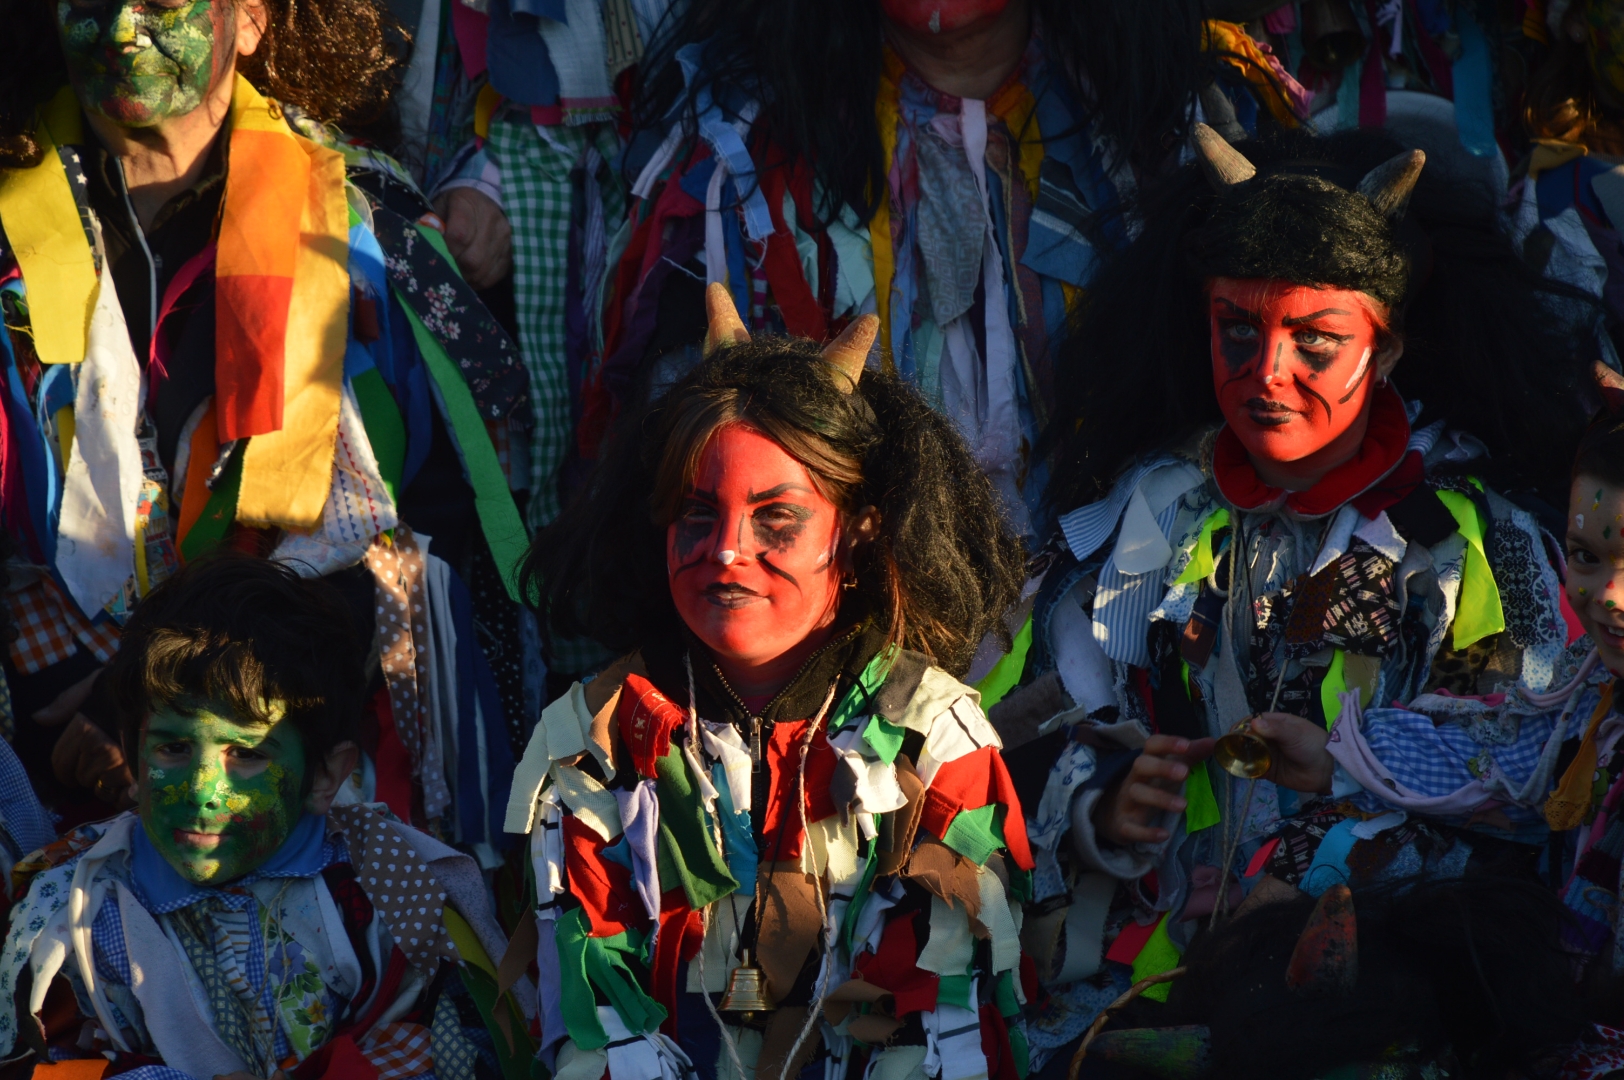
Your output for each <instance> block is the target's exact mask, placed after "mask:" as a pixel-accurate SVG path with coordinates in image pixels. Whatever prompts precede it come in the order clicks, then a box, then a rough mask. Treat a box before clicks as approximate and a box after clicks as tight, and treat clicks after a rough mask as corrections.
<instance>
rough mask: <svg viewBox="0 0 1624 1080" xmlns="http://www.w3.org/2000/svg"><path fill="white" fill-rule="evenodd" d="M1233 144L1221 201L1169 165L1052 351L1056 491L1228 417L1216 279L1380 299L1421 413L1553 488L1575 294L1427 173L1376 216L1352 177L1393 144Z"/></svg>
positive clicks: (1553, 494)
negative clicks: (1396, 215)
mask: <svg viewBox="0 0 1624 1080" xmlns="http://www.w3.org/2000/svg"><path fill="white" fill-rule="evenodd" d="M1239 149H1241V150H1242V151H1243V153H1244V154H1245V156H1246V157H1247V158H1248V159H1249V160H1250V161H1251V162H1252V163H1253V164H1254V165H1256V166H1257V168H1258V170H1259V175H1258V177H1257V178H1255V179H1253V180H1251V181H1249V182H1247V183H1245V184H1243V185H1242V186H1241V187H1239V188H1238V189H1236V190H1234V191H1233V192H1231V193H1226V194H1225V195H1223V196H1218V195H1215V194H1214V193H1213V190H1212V188H1211V186H1210V185H1209V184H1208V182H1207V181H1206V180H1205V179H1204V177H1203V176H1202V174H1201V173H1200V171H1199V170H1198V169H1197V167H1196V166H1195V165H1189V166H1186V167H1185V168H1183V169H1181V170H1179V172H1178V173H1177V174H1175V175H1173V176H1171V177H1169V178H1168V179H1167V181H1166V182H1165V183H1164V184H1162V185H1161V186H1160V187H1159V188H1158V189H1157V190H1155V191H1153V192H1149V193H1147V195H1146V202H1145V206H1144V213H1143V215H1142V220H1143V222H1144V227H1143V231H1142V232H1141V233H1140V235H1139V237H1138V238H1137V239H1136V240H1134V242H1133V243H1131V244H1129V245H1128V246H1127V247H1126V248H1125V249H1123V250H1122V251H1121V252H1119V253H1118V254H1116V255H1115V256H1113V257H1111V258H1110V259H1109V260H1108V261H1107V262H1106V264H1105V265H1104V266H1103V267H1102V268H1101V270H1100V272H1099V273H1098V274H1097V275H1096V277H1095V279H1094V281H1093V282H1092V283H1091V285H1090V287H1089V289H1088V291H1087V292H1086V293H1085V296H1084V302H1083V304H1082V305H1081V307H1080V310H1079V312H1078V313H1077V318H1076V320H1075V322H1074V323H1073V325H1072V327H1071V328H1070V329H1069V331H1068V333H1067V335H1066V339H1065V340H1064V341H1063V342H1061V343H1060V344H1059V345H1058V347H1057V350H1056V355H1057V359H1056V365H1055V385H1056V388H1057V391H1058V395H1059V402H1058V405H1057V407H1056V410H1055V416H1054V420H1053V422H1052V424H1051V426H1050V429H1049V431H1048V433H1047V435H1046V437H1045V441H1044V444H1043V446H1042V448H1041V449H1042V451H1044V452H1052V454H1053V458H1052V460H1053V473H1052V475H1053V479H1052V481H1051V482H1050V486H1049V491H1048V498H1049V499H1050V502H1051V504H1052V505H1053V506H1054V507H1055V508H1056V509H1058V510H1061V511H1064V510H1069V509H1071V508H1072V507H1074V506H1077V505H1080V504H1082V503H1086V502H1090V501H1093V500H1094V499H1097V498H1099V497H1100V496H1101V495H1102V494H1104V493H1105V492H1106V491H1108V490H1109V488H1110V485H1111V483H1112V482H1113V481H1114V479H1115V478H1116V476H1117V474H1118V473H1119V472H1120V471H1121V469H1122V468H1123V467H1124V466H1125V465H1126V464H1127V463H1128V462H1130V461H1133V460H1135V459H1137V458H1139V457H1141V456H1143V455H1145V454H1147V453H1151V452H1154V451H1157V450H1162V449H1172V448H1175V447H1178V446H1180V445H1184V444H1187V443H1189V441H1190V440H1192V439H1193V438H1195V437H1196V436H1198V435H1199V434H1200V433H1201V432H1203V431H1205V430H1209V429H1211V428H1215V427H1217V426H1218V425H1219V424H1221V423H1222V422H1223V415H1222V414H1221V413H1220V412H1219V409H1218V401H1217V398H1216V396H1215V395H1214V393H1213V390H1212V370H1211V360H1210V349H1209V343H1208V336H1209V331H1208V326H1207V319H1206V317H1205V314H1204V305H1203V303H1202V300H1201V297H1202V290H1203V283H1204V280H1205V279H1206V278H1207V277H1211V276H1215V275H1221V276H1232V277H1259V278H1276V279H1282V280H1286V281H1291V282H1294V283H1296V284H1299V285H1314V286H1321V287H1326V286H1329V287H1333V288H1342V289H1356V290H1360V291H1363V292H1368V293H1369V294H1370V295H1372V296H1373V297H1375V298H1377V299H1378V300H1382V301H1383V302H1386V303H1391V304H1393V305H1395V306H1394V307H1393V308H1392V311H1391V321H1392V326H1391V329H1392V330H1393V332H1395V333H1398V334H1401V335H1402V338H1403V341H1404V355H1403V358H1402V359H1401V360H1400V361H1399V365H1398V368H1397V370H1396V371H1395V373H1394V380H1395V382H1396V383H1397V385H1398V386H1399V388H1400V389H1401V390H1402V391H1403V392H1404V395H1405V396H1406V397H1409V398H1414V399H1418V400H1419V401H1420V402H1421V403H1422V406H1423V411H1422V415H1421V421H1420V422H1421V423H1430V422H1432V421H1433V420H1437V419H1446V420H1448V422H1449V423H1450V425H1451V426H1453V427H1456V428H1460V429H1463V430H1466V431H1469V432H1471V433H1472V434H1473V435H1475V436H1477V437H1478V438H1479V439H1481V440H1482V441H1483V442H1484V444H1485V445H1486V446H1487V447H1488V449H1489V451H1490V453H1491V454H1492V459H1491V460H1490V461H1489V462H1488V463H1487V465H1486V466H1485V467H1484V469H1483V471H1484V474H1485V478H1486V479H1488V480H1490V481H1491V482H1492V483H1495V484H1497V485H1499V486H1502V487H1504V488H1508V489H1512V488H1533V489H1536V490H1539V491H1541V492H1542V493H1543V494H1545V496H1546V498H1547V501H1552V499H1553V498H1554V500H1555V501H1556V502H1558V503H1560V502H1564V501H1565V499H1566V495H1565V493H1558V492H1557V491H1556V488H1555V485H1557V484H1559V483H1560V482H1561V481H1562V478H1563V477H1565V476H1566V475H1567V471H1568V465H1569V463H1570V462H1571V461H1572V460H1573V450H1574V447H1575V446H1576V445H1577V442H1578V438H1579V435H1580V433H1581V431H1582V430H1583V425H1584V410H1583V406H1582V404H1581V388H1582V387H1583V385H1585V383H1586V381H1587V374H1586V366H1587V361H1586V360H1585V358H1584V356H1583V350H1582V349H1581V348H1580V343H1579V342H1578V341H1576V340H1573V339H1572V338H1571V337H1570V336H1569V335H1568V333H1567V331H1566V330H1565V329H1564V327H1565V326H1567V325H1570V324H1568V323H1567V322H1566V321H1565V320H1563V319H1560V318H1558V317H1557V313H1556V310H1555V309H1556V307H1557V305H1558V304H1569V303H1573V304H1579V305H1585V304H1587V303H1588V299H1587V298H1585V297H1583V296H1582V295H1581V294H1579V293H1578V292H1577V290H1574V289H1571V288H1569V287H1568V286H1565V285H1562V284H1559V283H1556V282H1551V281H1547V280H1545V279H1544V278H1542V277H1541V276H1540V275H1539V274H1538V272H1537V271H1535V270H1533V269H1532V268H1530V267H1529V266H1528V265H1527V264H1526V263H1525V262H1523V260H1522V259H1521V258H1520V257H1519V255H1518V254H1517V252H1516V250H1515V249H1514V248H1513V247H1512V244H1511V242H1510V240H1509V239H1507V238H1506V236H1505V235H1504V234H1503V233H1502V232H1501V231H1500V230H1499V227H1498V225H1497V223H1496V220H1495V207H1494V206H1493V205H1492V203H1491V202H1490V201H1489V200H1488V199H1487V198H1485V197H1478V196H1476V194H1475V190H1474V189H1462V188H1460V187H1459V186H1458V185H1451V184H1449V183H1447V182H1446V180H1445V178H1443V177H1441V176H1437V175H1432V174H1430V173H1429V172H1428V170H1427V169H1425V168H1423V169H1422V170H1421V177H1420V180H1419V182H1418V183H1417V185H1416V188H1415V191H1414V194H1413V195H1412V197H1411V199H1410V205H1409V210H1408V213H1407V214H1406V215H1405V218H1404V220H1403V221H1402V222H1401V223H1400V224H1398V225H1396V226H1395V225H1389V224H1388V223H1387V222H1386V221H1385V220H1383V219H1382V218H1381V217H1379V216H1378V215H1377V214H1376V213H1375V211H1374V210H1373V209H1372V207H1371V204H1370V203H1369V202H1368V200H1366V199H1364V198H1363V197H1362V196H1359V195H1356V194H1354V189H1355V188H1356V187H1357V185H1358V183H1359V181H1360V179H1361V178H1362V177H1363V176H1364V175H1365V174H1366V173H1367V172H1369V171H1370V170H1371V169H1373V168H1375V167H1376V166H1378V165H1380V164H1382V163H1384V162H1386V161H1389V160H1391V159H1392V158H1394V157H1395V156H1397V155H1398V154H1399V153H1400V152H1401V147H1400V146H1399V145H1398V144H1397V143H1395V142H1394V141H1393V140H1392V139H1391V138H1389V137H1388V136H1386V135H1385V134H1382V133H1380V132H1374V131H1353V132H1346V133H1342V134H1338V135H1334V136H1331V137H1329V138H1318V137H1315V136H1312V135H1309V134H1306V133H1300V132H1278V131H1277V132H1274V133H1271V134H1270V135H1269V137H1267V138H1261V139H1257V140H1249V141H1247V142H1245V143H1242V144H1241V145H1240V147H1239ZM1401 300H1402V302H1400V301H1401ZM1474 468H1475V466H1474Z"/></svg>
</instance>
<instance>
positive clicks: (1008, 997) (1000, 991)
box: [992, 968, 1021, 1019]
mask: <svg viewBox="0 0 1624 1080" xmlns="http://www.w3.org/2000/svg"><path fill="white" fill-rule="evenodd" d="M992 1000H993V1004H995V1005H997V1006H998V1015H999V1016H1002V1017H1005V1018H1006V1019H1008V1018H1011V1017H1016V1016H1019V1015H1020V1014H1021V1003H1020V1002H1019V1001H1018V1000H1016V998H1015V969H1014V968H1011V969H1010V970H1008V971H1001V972H999V973H998V979H997V981H996V982H994V983H993V984H992Z"/></svg>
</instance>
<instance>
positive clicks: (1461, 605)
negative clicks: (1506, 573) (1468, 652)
mask: <svg viewBox="0 0 1624 1080" xmlns="http://www.w3.org/2000/svg"><path fill="white" fill-rule="evenodd" d="M1438 498H1439V499H1441V500H1442V501H1443V504H1444V506H1445V507H1447V508H1448V510H1449V513H1450V514H1451V515H1452V516H1453V517H1454V519H1455V524H1456V525H1458V526H1459V527H1460V534H1461V536H1462V537H1463V538H1465V540H1466V563H1465V565H1464V566H1462V567H1461V574H1460V595H1459V596H1458V597H1457V599H1456V601H1455V623H1454V625H1453V626H1452V627H1451V628H1450V633H1451V634H1452V635H1453V642H1454V646H1455V648H1456V649H1457V650H1459V649H1464V648H1466V647H1468V646H1470V645H1473V644H1476V643H1477V642H1479V641H1482V640H1483V639H1484V638H1486V637H1489V636H1490V635H1491V634H1498V633H1499V632H1500V631H1502V630H1504V629H1505V628H1506V613H1505V609H1504V608H1502V607H1501V606H1500V587H1499V586H1498V585H1497V584H1495V581H1494V571H1493V570H1491V569H1490V568H1489V557H1488V555H1487V554H1485V553H1484V551H1483V518H1482V515H1481V514H1479V513H1478V509H1477V504H1476V503H1474V502H1473V501H1472V500H1471V499H1470V498H1469V497H1467V496H1465V495H1462V494H1460V493H1459V492H1457V491H1440V492H1438Z"/></svg>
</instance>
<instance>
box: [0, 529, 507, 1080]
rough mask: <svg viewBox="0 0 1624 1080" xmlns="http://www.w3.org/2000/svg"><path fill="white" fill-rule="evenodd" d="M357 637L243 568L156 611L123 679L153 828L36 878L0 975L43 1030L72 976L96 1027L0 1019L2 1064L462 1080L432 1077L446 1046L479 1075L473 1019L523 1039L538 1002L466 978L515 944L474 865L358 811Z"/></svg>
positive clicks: (312, 602)
mask: <svg viewBox="0 0 1624 1080" xmlns="http://www.w3.org/2000/svg"><path fill="white" fill-rule="evenodd" d="M353 622H354V618H353V616H352V615H351V614H349V612H348V611H347V609H346V608H345V607H344V605H343V604H342V603H341V602H339V600H338V597H337V595H336V593H335V592H334V591H333V590H332V589H331V588H330V587H329V586H327V585H326V584H324V583H323V582H321V581H320V580H305V579H301V578H300V577H299V576H298V575H297V574H295V573H294V572H293V571H291V570H289V569H288V568H287V567H285V566H282V565H281V564H278V563H273V562H269V561H266V560H260V559H252V558H247V557H227V558H216V559H211V560H203V561H201V562H198V563H194V564H192V565H190V566H188V567H187V568H185V569H183V570H181V571H180V572H179V573H178V574H177V575H176V576H175V577H173V578H171V579H170V580H169V581H167V582H165V583H164V584H163V585H162V586H160V587H159V588H157V589H156V590H154V591H153V593H152V594H151V595H150V596H149V597H147V598H146V599H145V600H144V601H143V603H142V605H141V607H140V608H139V609H138V610H137V611H136V613H135V614H134V616H133V617H132V618H131V620H130V622H129V623H128V625H127V626H126V628H125V633H124V637H123V641H122V643H121V648H120V651H119V653H118V655H117V656H116V657H115V658H114V660H113V662H112V664H111V665H110V667H109V669H108V672H107V678H108V680H109V685H110V687H111V690H112V694H113V697H114V699H115V701H116V702H117V704H118V707H119V709H120V712H121V718H122V722H123V732H124V743H125V748H126V752H127V753H128V755H129V757H130V759H131V760H132V761H134V762H135V763H136V783H135V790H134V792H133V794H134V797H135V800H136V804H137V809H136V810H135V811H132V812H129V813H126V814H123V815H120V816H119V817H116V818H113V819H112V820H110V821H107V822H103V823H100V824H98V825H92V826H86V827H83V828H81V829H79V830H75V831H74V832H72V833H69V834H68V835H67V836H66V837H65V838H64V839H63V840H61V841H59V842H57V843H56V844H54V845H51V846H49V847H47V848H46V849H45V850H44V851H42V852H41V853H39V854H38V855H36V856H33V857H31V859H30V860H29V861H27V862H26V863H25V864H24V867H25V870H26V871H27V872H29V873H31V874H32V875H33V876H32V880H31V881H30V885H29V889H28V893H27V895H26V896H25V897H24V899H23V900H22V901H20V902H19V904H18V905H17V907H16V908H15V909H13V913H12V920H11V927H10V933H9V937H8V939H7V942H6V948H5V951H4V954H3V957H0V993H4V994H6V995H15V994H16V992H17V985H18V979H19V976H21V975H23V974H24V973H25V972H27V973H28V977H29V978H30V979H31V981H32V986H33V987H35V988H36V989H37V991H38V992H37V993H36V994H33V995H32V997H30V996H29V995H27V994H24V995H22V996H21V997H19V998H17V1000H29V1001H30V1002H31V1005H30V1008H31V1009H32V1010H33V1011H34V1012H35V1013H36V1014H38V1012H39V1010H40V1007H41V1006H42V1004H43V998H44V994H45V992H46V990H47V989H48V988H49V987H50V985H51V984H52V983H53V982H54V981H57V980H61V981H64V982H66V983H67V984H68V987H70V988H71V990H72V991H73V995H72V997H73V1000H77V1001H78V1002H80V1003H81V1008H83V1009H84V1010H85V1011H84V1015H83V1016H80V1017H76V1018H74V1019H73V1020H72V1022H71V1023H67V1024H54V1023H53V1024H51V1025H45V1026H43V1027H42V1026H41V1024H40V1023H39V1022H37V1016H36V1017H28V1016H23V1017H19V1018H14V1017H11V1016H9V1015H7V1016H0V1044H3V1045H0V1051H4V1052H9V1051H10V1050H11V1049H12V1046H11V1043H12V1041H13V1040H16V1039H17V1038H18V1037H19V1034H18V1033H19V1030H20V1031H22V1032H29V1033H31V1032H34V1031H35V1030H43V1031H44V1037H43V1040H42V1041H41V1040H31V1042H37V1045H35V1051H36V1053H42V1052H46V1053H52V1054H53V1056H57V1055H59V1054H60V1052H61V1050H62V1049H63V1048H64V1046H66V1047H67V1048H68V1049H70V1051H71V1053H72V1054H73V1055H78V1054H82V1053H85V1052H86V1051H87V1050H88V1052H89V1055H90V1056H102V1055H104V1054H105V1055H106V1056H108V1057H111V1058H112V1059H113V1060H114V1062H115V1064H116V1063H119V1062H121V1061H129V1062H133V1061H134V1060H136V1058H137V1056H138V1055H139V1056H140V1057H141V1058H144V1059H146V1060H149V1061H150V1060H151V1059H158V1060H160V1061H162V1062H164V1069H163V1071H151V1072H148V1070H147V1069H141V1068H138V1069H136V1070H134V1071H133V1072H129V1073H128V1074H127V1075H130V1076H134V1077H137V1078H138V1080H178V1078H179V1077H181V1076H185V1077H198V1078H200V1080H207V1078H209V1077H213V1076H216V1075H227V1076H229V1075H231V1074H235V1073H242V1074H245V1075H247V1076H249V1077H270V1076H272V1075H273V1074H274V1073H276V1071H277V1070H279V1069H280V1070H292V1069H294V1068H295V1067H302V1068H303V1072H301V1073H300V1075H309V1076H313V1077H321V1076H328V1077H333V1078H335V1080H337V1078H338V1077H343V1076H350V1075H361V1073H360V1072H356V1071H353V1070H357V1069H361V1068H362V1065H361V1063H362V1062H368V1063H374V1067H375V1065H376V1064H381V1063H384V1062H385V1061H387V1060H393V1059H395V1058H396V1057H398V1055H401V1054H406V1055H408V1056H413V1055H415V1057H416V1058H418V1059H421V1061H420V1063H421V1064H422V1065H423V1067H424V1070H425V1071H426V1070H428V1069H435V1072H436V1075H439V1076H455V1075H459V1073H458V1072H457V1071H456V1070H455V1069H451V1070H441V1069H436V1068H435V1063H434V1060H433V1055H434V1051H435V1050H441V1051H442V1052H443V1050H442V1048H443V1047H445V1046H446V1045H447V1044H446V1043H445V1039H446V1038H449V1039H451V1040H453V1042H455V1043H456V1045H455V1046H454V1047H452V1049H454V1050H455V1052H457V1053H458V1054H459V1060H463V1061H467V1060H471V1057H467V1056H463V1055H465V1054H466V1055H473V1056H477V1055H478V1054H479V1053H481V1052H482V1051H480V1050H478V1047H477V1044H481V1043H482V1044H485V1045H487V1046H489V1045H490V1040H489V1039H488V1038H486V1037H484V1036H483V1034H482V1033H479V1032H474V1033H470V1034H465V1033H463V1032H462V1028H461V1024H462V1020H461V1017H463V1016H464V1015H468V1016H472V1015H476V1014H478V1015H482V1016H484V1017H486V1018H487V1019H489V1018H490V1017H491V1016H492V1015H493V1013H492V1009H496V1010H501V1011H504V1012H511V1014H512V1015H510V1016H507V1017H504V1018H503V1019H505V1020H507V1021H508V1023H507V1024H506V1025H502V1024H496V1026H498V1027H502V1026H505V1027H508V1028H510V1029H513V1030H522V1029H523V1027H524V1026H525V1019H524V1014H525V1013H526V1012H528V1011H530V1010H531V1009H533V1003H534V994H533V990H529V989H527V986H526V984H524V983H522V982H521V983H520V984H519V985H518V986H517V987H514V988H513V989H512V990H508V987H506V986H504V987H503V988H502V989H503V990H504V991H507V992H506V993H500V994H499V993H498V992H497V991H498V988H497V987H496V985H495V984H494V983H493V982H492V980H491V979H490V978H489V977H488V976H487V975H486V974H485V972H484V971H482V970H480V969H479V968H478V967H477V966H470V964H473V965H478V964H479V963H481V962H490V963H491V967H490V970H491V971H494V970H495V966H494V960H492V958H495V959H500V958H501V957H502V956H503V954H504V953H505V951H506V944H507V943H506V940H505V938H504V937H503V935H502V932H501V930H500V928H499V927H498V926H497V925H496V923H495V921H494V919H492V917H491V914H490V910H489V904H488V902H487V893H486V891H485V888H484V885H483V882H482V879H481V877H480V874H479V870H478V868H477V866H476V865H475V864H474V862H473V861H472V860H471V859H469V858H468V857H467V856H465V855H462V854H460V853H459V852H457V851H455V850H453V849H451V848H449V847H447V846H445V845H444V844H442V843H440V842H439V841H437V840H435V839H433V838H432V837H430V836H428V835H426V834H424V833H421V832H418V831H417V830H415V829H412V828H410V827H408V826H406V825H403V824H401V823H400V822H399V821H397V820H395V819H394V818H393V817H392V816H391V815H390V814H389V813H388V811H387V810H386V809H384V808H383V807H381V805H372V804H363V803H361V802H359V800H358V798H357V797H356V794H355V792H356V790H357V789H356V786H355V785H354V784H353V783H351V776H352V774H353V773H354V772H355V770H356V766H357V761H358V759H359V756H360V751H359V749H358V747H357V738H358V737H359V731H358V729H359V717H360V715H361V711H362V709H361V703H362V695H363V691H364V680H363V658H362V654H361V651H360V648H359V646H358V644H357V642H358V641H360V640H362V639H361V638H360V636H359V634H358V633H357V631H356V629H355V627H354V626H353ZM75 957H77V962H75ZM459 961H462V963H459ZM509 982H510V984H511V980H509ZM188 987H190V988H191V989H192V991H193V992H192V993H188V992H187V988H188ZM471 995H472V996H471ZM64 1000H66V999H64ZM480 1002H483V1005H481V1004H478V1003H480ZM468 1009H471V1010H473V1011H472V1012H468V1011H465V1010H468ZM19 1019H20V1020H21V1023H20V1024H19V1023H18V1020H19ZM86 1020H88V1021H92V1024H91V1026H92V1027H94V1028H97V1029H99V1032H100V1034H98V1036H97V1039H96V1041H95V1042H94V1044H93V1045H91V1046H88V1047H87V1046H85V1045H84V1043H83V1040H81V1039H80V1038H79V1032H80V1030H81V1028H82V1027H84V1026H85V1025H84V1021H86ZM380 1021H386V1022H380ZM492 1022H493V1024H494V1023H495V1021H492ZM431 1027H432V1028H433V1029H434V1037H433V1038H432V1039H430V1038H429V1036H428V1031H429V1029H430V1028H431ZM443 1033H444V1037H442V1034H443ZM522 1042H523V1039H522V1038H520V1039H519V1040H518V1043H522ZM518 1043H515V1044H511V1045H513V1053H515V1054H518V1055H520V1057H519V1058H517V1059H516V1060H522V1058H523V1055H524V1054H525V1053H526V1051H524V1050H523V1049H522V1048H521V1047H520V1046H519V1045H518ZM23 1048H26V1044H25V1046H24V1047H23ZM431 1048H432V1049H431ZM483 1052H484V1053H486V1055H487V1057H489V1058H490V1060H489V1061H488V1064H489V1065H490V1066H491V1067H493V1068H498V1067H500V1066H501V1065H502V1064H504V1062H501V1061H498V1060H496V1059H495V1058H494V1056H492V1055H491V1053H490V1052H489V1051H483ZM363 1071H364V1070H363ZM143 1073H147V1075H146V1076H144V1077H143V1075H142V1074H143ZM467 1075H469V1076H472V1075H473V1074H472V1073H471V1072H470V1073H468V1074H467Z"/></svg>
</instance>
